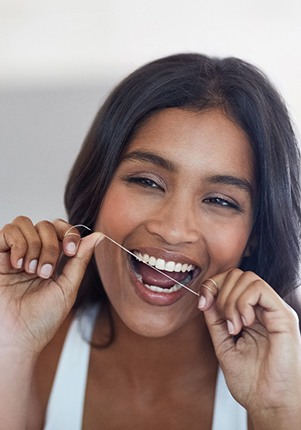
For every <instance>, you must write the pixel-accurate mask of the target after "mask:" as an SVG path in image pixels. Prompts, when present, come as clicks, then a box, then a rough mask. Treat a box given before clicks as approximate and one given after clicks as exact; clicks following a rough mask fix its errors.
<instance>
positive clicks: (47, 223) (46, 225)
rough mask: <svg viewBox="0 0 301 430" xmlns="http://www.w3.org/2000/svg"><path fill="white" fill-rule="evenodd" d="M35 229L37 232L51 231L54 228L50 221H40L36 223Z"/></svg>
mask: <svg viewBox="0 0 301 430" xmlns="http://www.w3.org/2000/svg"><path fill="white" fill-rule="evenodd" d="M35 227H36V229H37V230H40V229H45V230H46V229H47V230H50V229H52V228H54V226H53V223H52V222H50V221H48V220H43V221H39V222H38V223H36V225H35Z"/></svg>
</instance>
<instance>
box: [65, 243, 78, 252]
mask: <svg viewBox="0 0 301 430" xmlns="http://www.w3.org/2000/svg"><path fill="white" fill-rule="evenodd" d="M76 248H77V246H76V244H75V243H74V242H69V243H68V245H67V246H66V251H67V252H68V254H75V252H76Z"/></svg>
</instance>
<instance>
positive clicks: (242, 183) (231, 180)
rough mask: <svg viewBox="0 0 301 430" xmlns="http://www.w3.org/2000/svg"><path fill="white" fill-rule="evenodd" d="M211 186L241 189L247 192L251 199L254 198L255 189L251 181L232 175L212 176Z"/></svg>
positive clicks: (210, 179)
mask: <svg viewBox="0 0 301 430" xmlns="http://www.w3.org/2000/svg"><path fill="white" fill-rule="evenodd" d="M208 182H209V183H210V184H225V185H232V186H234V187H237V188H240V189H242V190H244V191H246V192H247V193H248V194H249V195H250V196H251V197H252V196H253V193H254V191H253V187H252V185H251V184H250V182H249V181H247V180H246V179H244V178H239V177H237V176H231V175H214V176H210V178H209V181H208Z"/></svg>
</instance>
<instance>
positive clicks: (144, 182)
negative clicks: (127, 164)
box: [127, 176, 164, 191]
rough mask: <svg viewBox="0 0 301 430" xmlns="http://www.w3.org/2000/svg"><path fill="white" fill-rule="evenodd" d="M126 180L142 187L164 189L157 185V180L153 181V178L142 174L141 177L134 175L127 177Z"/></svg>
mask: <svg viewBox="0 0 301 430" xmlns="http://www.w3.org/2000/svg"><path fill="white" fill-rule="evenodd" d="M127 182H129V183H134V184H137V185H140V186H142V187H144V188H154V189H159V190H162V191H164V189H163V187H161V186H160V185H158V184H157V182H155V181H154V180H153V179H150V178H145V177H142V176H141V177H134V178H133V177H130V178H127Z"/></svg>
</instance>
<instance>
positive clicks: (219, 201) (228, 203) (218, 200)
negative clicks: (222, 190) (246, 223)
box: [203, 197, 241, 211]
mask: <svg viewBox="0 0 301 430" xmlns="http://www.w3.org/2000/svg"><path fill="white" fill-rule="evenodd" d="M203 202H204V203H209V204H213V205H216V206H220V207H222V208H223V207H224V208H229V209H235V210H238V211H240V210H241V209H240V207H239V206H238V204H236V203H234V202H233V201H232V200H228V199H225V198H222V197H207V198H206V199H204V200H203Z"/></svg>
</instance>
